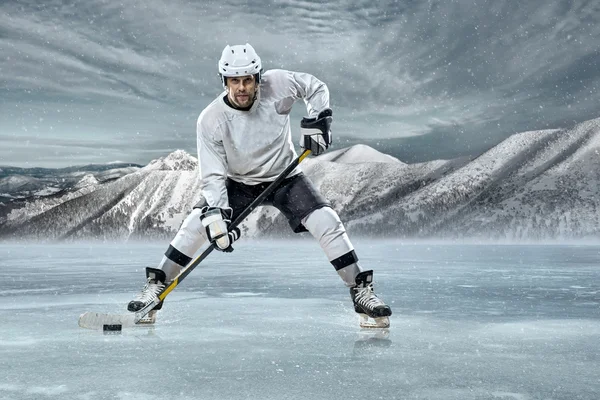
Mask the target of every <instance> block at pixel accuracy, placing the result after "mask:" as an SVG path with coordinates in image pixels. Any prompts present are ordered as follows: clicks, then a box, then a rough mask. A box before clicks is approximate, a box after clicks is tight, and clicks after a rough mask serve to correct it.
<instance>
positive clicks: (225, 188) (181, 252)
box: [127, 44, 392, 327]
mask: <svg viewBox="0 0 600 400" xmlns="http://www.w3.org/2000/svg"><path fill="white" fill-rule="evenodd" d="M218 68H219V75H220V77H221V83H222V84H223V87H224V89H225V91H224V92H223V93H221V94H220V95H219V96H218V97H217V98H216V99H215V100H214V101H213V102H212V103H211V104H209V105H208V107H206V108H205V109H204V111H202V113H201V114H200V117H199V118H198V122H197V146H198V160H199V169H200V172H199V178H200V179H201V190H202V197H203V198H202V200H201V201H200V202H199V203H198V204H197V205H195V206H194V208H193V211H192V212H191V213H190V214H189V215H188V216H187V218H186V219H185V220H184V222H183V224H182V225H181V227H180V228H179V231H178V232H177V234H176V236H175V237H174V239H173V240H172V241H171V243H170V245H169V247H168V249H167V251H166V252H165V255H164V257H163V258H162V261H161V262H160V264H159V266H158V268H147V269H146V278H147V281H146V285H145V286H144V288H143V289H142V291H141V293H140V294H139V295H138V296H137V297H136V298H135V299H134V300H132V301H131V302H130V303H129V305H128V307H127V308H128V310H129V311H132V312H135V311H138V310H140V309H142V308H143V307H144V306H145V305H147V304H148V303H149V302H150V301H152V300H157V294H158V293H160V291H161V290H162V289H163V288H164V287H165V283H167V284H168V283H169V282H171V281H172V280H173V279H174V278H175V276H177V274H179V272H180V271H181V269H182V268H183V267H185V266H186V265H187V264H188V263H189V262H190V261H191V260H192V257H193V256H194V254H195V253H196V251H197V250H199V249H200V247H201V246H202V245H203V244H204V243H205V242H206V240H209V241H211V242H214V243H215V244H216V249H217V250H221V251H224V252H231V251H233V247H232V243H233V242H234V241H235V240H236V239H238V237H239V230H237V229H229V224H230V222H231V221H232V220H234V219H235V217H236V215H239V213H240V212H241V211H242V210H244V208H245V207H246V206H247V205H249V204H250V203H251V202H252V200H254V198H256V197H257V196H258V195H259V194H260V193H261V192H262V191H263V190H264V189H265V188H266V187H267V186H268V185H269V183H270V182H272V181H274V180H275V179H276V177H277V175H278V174H279V173H281V172H282V171H283V170H284V169H285V168H286V167H287V166H288V165H290V164H291V162H292V161H293V160H294V159H295V158H296V157H297V155H296V152H295V150H294V146H293V142H292V138H291V132H290V117H289V113H290V111H291V109H292V105H293V104H294V102H295V101H296V100H299V99H303V100H304V102H305V103H306V108H307V113H308V117H305V118H303V119H302V121H301V123H300V127H301V139H300V146H301V148H302V150H303V151H304V149H305V148H309V149H311V150H312V154H313V155H315V156H318V155H319V154H322V153H323V152H324V151H325V150H326V149H327V148H328V147H329V145H330V144H331V131H330V125H331V122H332V111H331V108H330V106H329V90H328V88H327V86H326V85H325V84H324V83H323V82H321V81H320V80H318V79H317V78H315V77H314V76H312V75H310V74H307V73H302V72H293V71H286V70H280V69H274V70H269V71H266V72H264V73H263V68H262V63H261V59H260V57H259V56H258V55H257V54H256V52H255V51H254V49H253V48H252V46H250V45H249V44H245V45H236V46H229V45H228V46H226V47H225V49H224V50H223V53H222V55H221V59H220V60H219V63H218ZM263 204H267V205H272V206H275V207H276V208H277V209H279V211H280V212H282V213H283V214H284V215H285V217H286V218H287V219H288V221H289V224H290V226H291V228H292V229H293V230H294V232H306V231H308V232H310V233H311V234H312V236H314V237H315V238H316V239H317V240H318V241H319V244H320V246H321V247H322V249H323V251H324V252H325V254H326V256H327V258H328V259H329V261H330V262H331V264H332V265H333V267H334V268H335V269H336V271H337V272H338V274H339V276H340V277H341V278H342V280H343V281H344V282H345V284H346V285H347V286H348V287H349V288H350V294H351V298H352V301H353V303H354V309H355V311H356V312H357V313H359V314H360V316H361V326H363V327H387V326H389V316H390V315H391V314H392V311H391V309H390V307H389V306H387V305H386V304H385V303H384V302H383V301H381V300H380V299H379V298H378V297H377V296H376V295H375V293H374V292H373V282H372V281H373V271H372V270H367V271H363V270H362V268H361V266H360V264H359V262H358V257H357V255H356V253H355V251H354V247H353V246H352V244H351V243H350V240H349V238H348V235H347V234H346V231H345V229H344V226H343V224H342V222H341V221H340V218H339V216H338V214H337V213H336V212H335V211H334V210H333V209H332V208H331V206H330V204H329V203H328V202H327V200H326V199H325V198H324V197H323V196H322V195H321V194H320V193H319V192H318V191H317V189H316V188H315V187H314V186H313V184H312V182H311V181H310V180H309V178H308V177H307V176H306V175H304V173H303V172H302V171H301V169H300V167H297V168H296V169H295V170H294V171H293V172H292V173H290V174H289V175H288V178H287V179H286V180H284V181H283V183H282V184H281V185H280V187H279V188H277V189H276V190H275V192H274V193H273V194H272V195H271V196H269V197H267V199H266V201H265V202H264V203H263ZM161 307H162V303H160V304H159V305H158V306H157V307H156V308H155V309H154V310H153V311H152V312H151V313H152V314H155V313H156V310H158V309H160V308H161Z"/></svg>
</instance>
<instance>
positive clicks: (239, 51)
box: [219, 43, 262, 86]
mask: <svg viewBox="0 0 600 400" xmlns="http://www.w3.org/2000/svg"><path fill="white" fill-rule="evenodd" d="M261 73H262V63H261V61H260V57H259V56H258V54H256V51H254V48H253V47H252V46H250V45H249V44H248V43H246V44H243V45H242V44H239V45H236V46H229V45H227V46H225V48H224V49H223V53H222V54H221V59H220V60H219V75H221V81H222V82H223V86H226V82H225V78H226V77H230V76H244V75H255V76H256V83H260V75H261Z"/></svg>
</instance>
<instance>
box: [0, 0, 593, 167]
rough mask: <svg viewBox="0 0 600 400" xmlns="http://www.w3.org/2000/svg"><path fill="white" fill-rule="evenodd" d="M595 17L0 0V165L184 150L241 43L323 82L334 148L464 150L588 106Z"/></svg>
mask: <svg viewBox="0 0 600 400" xmlns="http://www.w3.org/2000/svg"><path fill="white" fill-rule="evenodd" d="M599 16H600V2H598V1H595V0H593V1H583V0H582V1H558V0H529V1H522V0H519V1H516V0H506V1H503V0H494V1H491V0H490V1H483V0H454V1H450V0H431V1H410V0H404V1H399V0H398V1H385V0H383V1H371V0H369V1H367V0H347V1H339V2H323V3H321V2H320V1H311V0H302V1H296V0H272V1H268V0H267V1H258V0H257V1H228V0H222V1H218V2H217V1H183V0H173V1H172V0H128V1H123V2H117V1H113V0H104V1H97V0H85V1H83V0H81V1H66V0H46V1H43V2H41V1H38V0H28V1H10V0H4V1H2V2H1V3H0V165H13V166H23V167H24V166H29V167H31V166H44V167H59V166H67V165H78V164H88V163H101V162H111V161H129V162H137V163H142V164H145V163H147V162H148V161H150V160H152V159H155V158H158V157H160V156H164V155H166V154H168V153H169V152H171V151H173V150H175V149H184V150H186V151H188V152H190V153H192V154H194V155H195V147H196V144H195V121H196V118H197V116H198V114H199V113H200V111H202V109H203V108H204V107H205V106H206V105H208V103H209V102H210V101H211V100H212V99H213V98H214V97H215V96H216V95H218V93H219V92H220V91H221V89H222V88H221V86H220V83H219V80H218V76H217V68H216V64H217V60H218V58H219V56H220V54H221V50H222V49H223V47H224V46H225V45H226V44H243V43H246V42H249V43H251V44H252V45H253V46H254V48H255V49H256V51H257V52H258V53H259V55H260V56H261V58H262V60H263V65H264V67H265V69H270V68H284V69H290V70H297V71H304V72H309V73H312V74H314V75H316V76H317V77H319V78H320V79H321V80H323V81H324V82H326V83H327V84H328V86H329V88H330V92H331V103H332V108H333V109H334V126H333V131H334V135H335V136H334V138H335V144H334V147H335V148H341V147H346V146H348V145H351V144H356V143H365V144H368V145H371V146H373V147H375V148H377V149H378V150H380V151H383V152H386V153H388V154H392V155H394V156H397V157H399V158H400V159H401V160H403V161H407V162H416V161H425V160H430V159H437V158H450V157H457V156H462V155H476V154H479V153H480V152H482V151H483V150H485V149H487V148H489V147H491V146H492V145H494V144H496V143H498V142H499V141H501V140H502V139H503V138H505V137H507V136H509V135H510V134H512V133H515V132H520V131H525V130H532V129H544V128H556V127H562V126H569V125H572V124H573V122H577V121H583V120H586V119H591V118H595V117H599V116H600V111H599V107H598V104H600V90H599V89H600V21H599V18H600V17H599ZM304 111H305V110H304V105H303V104H302V103H301V102H300V103H298V104H297V105H296V107H295V110H294V113H293V114H292V115H293V119H294V121H293V122H292V127H293V128H292V130H293V134H294V136H295V137H294V139H295V140H296V137H297V135H298V131H299V129H298V128H297V126H298V121H299V119H300V118H301V117H302V115H303V113H304Z"/></svg>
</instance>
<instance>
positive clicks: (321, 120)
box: [300, 108, 333, 156]
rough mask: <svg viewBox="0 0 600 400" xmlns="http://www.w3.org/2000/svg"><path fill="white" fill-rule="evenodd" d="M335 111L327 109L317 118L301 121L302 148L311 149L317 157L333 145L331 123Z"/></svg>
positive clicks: (305, 118)
mask: <svg viewBox="0 0 600 400" xmlns="http://www.w3.org/2000/svg"><path fill="white" fill-rule="evenodd" d="M332 115H333V111H331V108H326V109H324V110H323V111H321V112H320V113H319V115H318V116H317V117H316V118H307V117H304V118H302V121H300V131H301V132H302V137H301V138H300V148H301V149H302V151H304V150H306V149H310V151H312V153H313V154H314V155H315V156H318V155H319V154H323V153H324V152H325V150H327V149H328V148H329V145H330V144H331V129H330V128H331V122H332V121H333V117H332Z"/></svg>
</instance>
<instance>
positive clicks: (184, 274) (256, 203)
mask: <svg viewBox="0 0 600 400" xmlns="http://www.w3.org/2000/svg"><path fill="white" fill-rule="evenodd" d="M310 152H311V151H310V150H309V149H307V150H304V152H303V153H302V154H300V155H299V156H298V157H297V158H296V159H295V160H294V161H292V162H291V164H290V165H288V166H287V168H286V169H284V170H283V172H281V173H280V174H279V175H278V176H277V178H275V180H274V181H273V182H272V183H271V184H270V185H269V186H267V188H266V189H265V190H264V191H263V192H262V193H261V194H259V195H258V197H257V198H256V199H254V201H252V203H250V205H249V206H248V207H246V209H244V211H242V212H241V213H240V215H238V216H237V217H236V218H235V219H234V220H233V222H232V223H231V225H230V227H231V228H235V227H237V226H238V225H239V224H241V223H242V221H244V219H246V217H247V216H248V215H249V214H250V213H251V212H252V211H254V209H255V208H256V207H258V206H260V205H261V204H262V202H263V201H264V200H265V199H266V198H267V197H268V196H269V195H270V194H271V193H273V192H274V191H275V189H276V188H277V187H278V186H279V185H280V184H281V183H282V182H283V181H284V180H285V178H287V176H288V175H289V174H290V172H292V171H293V170H294V169H295V168H296V167H297V166H298V165H299V164H300V163H301V162H302V161H304V159H305V158H306V157H307V156H308V155H309V154H310ZM215 248H216V244H215V243H211V244H210V245H209V246H208V247H207V248H206V250H204V251H203V252H202V253H201V254H200V255H199V256H198V257H196V258H195V259H194V261H192V262H191V263H190V264H189V265H188V266H187V267H185V268H184V269H183V270H181V272H180V273H179V274H178V275H177V276H176V277H175V279H173V281H171V283H170V284H169V285H168V286H166V287H165V288H164V289H163V290H162V291H161V292H160V293H159V294H158V296H157V297H158V299H157V300H154V301H153V302H151V303H149V304H148V305H146V307H144V308H142V309H141V310H139V311H137V312H136V313H135V318H134V323H136V324H137V323H138V322H139V321H140V320H141V319H142V318H144V317H145V316H146V315H147V314H148V313H149V312H150V311H151V310H152V309H153V308H154V307H156V306H157V305H158V304H159V303H160V302H161V301H163V300H164V299H165V297H167V296H168V295H169V293H171V291H172V290H173V289H175V288H176V287H177V285H179V284H180V283H181V281H183V280H184V279H185V278H186V277H187V276H188V275H189V274H190V272H192V271H193V270H194V268H196V267H197V266H198V265H199V264H200V263H201V262H202V261H203V260H204V259H205V258H206V257H208V255H209V254H210V253H212V251H213V250H214V249H215Z"/></svg>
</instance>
